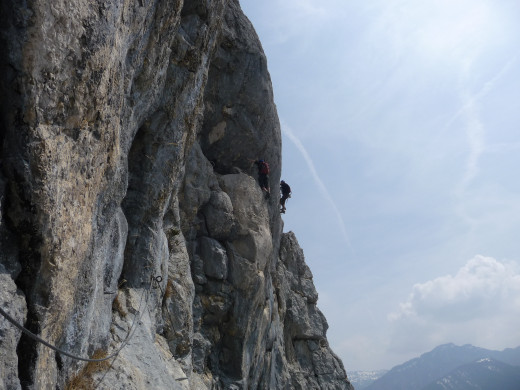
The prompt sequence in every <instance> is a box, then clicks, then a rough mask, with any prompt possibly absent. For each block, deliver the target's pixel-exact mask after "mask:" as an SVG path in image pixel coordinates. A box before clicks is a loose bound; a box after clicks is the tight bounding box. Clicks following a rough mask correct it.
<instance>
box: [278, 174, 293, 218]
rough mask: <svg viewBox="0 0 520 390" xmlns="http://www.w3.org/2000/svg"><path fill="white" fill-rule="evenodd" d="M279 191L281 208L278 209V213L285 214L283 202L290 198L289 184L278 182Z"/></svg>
mask: <svg viewBox="0 0 520 390" xmlns="http://www.w3.org/2000/svg"><path fill="white" fill-rule="evenodd" d="M280 191H281V192H282V197H281V198H280V205H281V206H282V208H281V209H280V212H281V213H283V214H285V201H286V200H287V198H290V197H291V187H289V184H287V183H286V182H284V181H283V180H282V181H281V182H280Z"/></svg>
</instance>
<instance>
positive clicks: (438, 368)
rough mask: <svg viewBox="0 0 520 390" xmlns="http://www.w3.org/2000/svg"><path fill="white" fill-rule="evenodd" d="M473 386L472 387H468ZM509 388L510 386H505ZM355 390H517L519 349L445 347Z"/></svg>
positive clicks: (467, 346)
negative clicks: (495, 349) (494, 349)
mask: <svg viewBox="0 0 520 390" xmlns="http://www.w3.org/2000/svg"><path fill="white" fill-rule="evenodd" d="M471 386H473V387H471ZM508 386H509V387H508ZM354 387H355V388H356V390H361V389H364V390H466V389H468V390H469V389H471V390H520V347H517V348H514V349H511V348H508V349H505V350H503V351H493V350H488V349H484V348H478V347H474V346H472V345H469V344H467V345H463V346H456V345H454V344H444V345H441V346H439V347H437V348H435V349H433V350H432V351H430V352H427V353H425V354H423V355H421V356H420V357H418V358H415V359H412V360H409V361H408V362H406V363H404V364H401V365H399V366H396V367H394V368H392V369H391V370H390V371H388V372H387V373H386V374H384V375H383V376H381V377H380V378H378V379H377V380H375V381H374V382H373V383H372V384H369V385H368V386H366V385H364V384H358V386H356V384H354Z"/></svg>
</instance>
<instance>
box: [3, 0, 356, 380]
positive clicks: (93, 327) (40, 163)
mask: <svg viewBox="0 0 520 390" xmlns="http://www.w3.org/2000/svg"><path fill="white" fill-rule="evenodd" d="M0 11H1V12H0V30H1V31H0V49H1V51H2V53H4V54H5V55H4V56H2V57H0V88H1V92H2V93H0V116H1V117H0V120H1V128H2V132H1V134H0V148H1V149H0V162H1V165H0V168H1V172H0V278H1V279H2V280H1V283H0V285H1V287H2V289H1V291H0V294H1V295H2V297H1V298H2V302H10V303H12V305H10V306H9V310H12V313H13V315H14V316H15V317H16V318H17V319H19V320H20V321H21V322H23V321H25V322H26V323H27V324H28V326H30V327H31V329H33V330H34V331H35V332H37V333H38V334H39V336H41V337H42V338H44V339H45V340H47V341H48V342H49V343H51V344H53V345H56V346H58V347H60V348H63V349H66V350H67V351H69V352H70V353H73V354H75V355H77V356H79V357H83V358H85V357H89V356H93V355H94V354H99V353H111V352H113V351H115V350H117V348H119V347H120V346H121V345H123V346H124V348H123V349H122V350H121V352H120V353H119V355H118V358H117V359H116V360H115V361H114V364H113V365H112V366H110V368H108V367H106V366H103V365H101V366H96V369H94V370H91V368H92V366H89V365H88V364H87V363H85V362H80V361H77V360H75V359H72V358H65V357H61V358H57V357H56V354H55V353H54V352H53V351H51V350H50V349H48V348H47V347H45V346H43V345H41V344H39V343H36V342H34V341H32V340H31V339H29V338H28V337H26V336H21V337H20V333H19V331H17V330H13V329H12V328H11V327H6V324H5V322H0V331H1V332H3V335H5V337H3V338H2V340H1V341H0V364H2V377H1V380H2V381H3V382H1V383H3V384H4V386H5V387H7V388H19V387H20V386H21V385H22V384H23V387H24V388H30V389H48V388H58V389H64V388H67V386H72V385H73V384H74V383H76V381H80V382H81V381H83V384H87V385H89V386H91V387H96V388H106V389H136V390H142V389H148V388H154V389H155V388H157V389H163V388H164V389H186V390H187V389H190V390H191V389H197V390H199V389H202V390H204V389H208V390H209V389H227V388H236V389H311V388H316V389H318V388H320V389H329V388H330V389H332V388H334V389H351V387H350V384H349V383H348V380H347V379H346V375H345V372H344V369H343V366H342V364H341V361H340V360H339V359H338V358H337V357H336V356H335V355H334V354H333V353H332V351H331V350H330V348H329V346H328V343H327V342H326V329H327V323H326V321H325V319H324V317H323V315H322V314H321V312H320V311H319V309H318V308H317V306H316V302H317V299H318V294H317V292H316V289H315V288H314V285H313V283H312V273H311V272H310V270H309V268H308V267H307V266H306V265H305V261H304V256H303V252H302V250H301V249H300V248H299V246H298V244H297V241H296V239H295V237H294V235H292V234H285V235H282V227H283V224H282V221H281V218H280V214H279V208H278V203H277V199H278V195H279V194H278V182H279V179H280V172H281V161H282V159H281V134H280V125H279V122H278V118H277V113H276V107H275V104H274V101H273V92H272V86H271V81H270V76H269V73H268V71H267V62H266V58H265V55H264V53H263V51H262V48H261V44H260V42H259V40H258V37H257V36H256V33H255V31H254V29H253V27H252V25H251V23H250V22H249V21H248V19H247V18H246V17H245V16H244V15H243V13H242V11H241V10H240V6H239V3H238V0H212V1H209V0H185V1H181V0H173V1H169V2H161V1H141V0H138V1H135V2H124V3H121V2H120V1H116V0H78V1H74V2H55V1H51V0H34V1H31V2H24V1H16V0H5V1H3V2H1V3H0ZM260 157H261V158H264V159H266V160H267V161H269V163H270V165H271V174H270V180H271V188H272V197H271V199H270V200H266V199H265V198H264V196H263V193H262V191H261V190H260V188H259V186H258V182H257V177H256V172H255V168H254V166H252V165H251V161H250V159H256V158H260ZM14 280H16V284H15V283H14ZM129 331H130V333H128V332H129ZM128 334H130V338H129V339H128V340H127V339H126V337H127V335H128ZM18 340H20V341H19V342H18ZM125 340H126V341H125ZM126 343H127V344H126ZM22 360H23V361H24V364H23V365H20V367H18V366H17V361H22ZM103 367H104V368H103ZM87 387H88V386H87Z"/></svg>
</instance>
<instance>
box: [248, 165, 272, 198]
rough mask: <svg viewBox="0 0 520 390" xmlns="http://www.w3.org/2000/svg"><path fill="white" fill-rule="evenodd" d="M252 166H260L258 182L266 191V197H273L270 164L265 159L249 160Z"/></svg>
mask: <svg viewBox="0 0 520 390" xmlns="http://www.w3.org/2000/svg"><path fill="white" fill-rule="evenodd" d="M249 161H251V166H253V164H256V165H257V166H258V184H260V188H261V189H262V191H264V192H265V197H266V199H269V198H270V197H271V190H270V188H269V164H268V163H267V161H264V160H249Z"/></svg>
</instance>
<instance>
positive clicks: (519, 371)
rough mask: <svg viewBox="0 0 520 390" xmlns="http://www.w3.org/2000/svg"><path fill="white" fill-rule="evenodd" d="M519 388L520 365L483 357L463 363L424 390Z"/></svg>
mask: <svg viewBox="0 0 520 390" xmlns="http://www.w3.org/2000/svg"><path fill="white" fill-rule="evenodd" d="M487 389H490V390H491V389H497V390H498V389H500V390H520V367H518V366H511V365H510V364H506V363H503V362H501V361H498V360H495V359H492V358H485V359H480V360H477V361H475V362H473V363H469V364H465V365H463V366H460V367H458V368H456V369H455V370H453V371H452V372H450V373H449V374H448V375H446V376H444V377H443V378H441V379H438V380H436V381H435V382H434V383H432V384H431V385H429V386H426V387H425V388H424V390H487Z"/></svg>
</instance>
